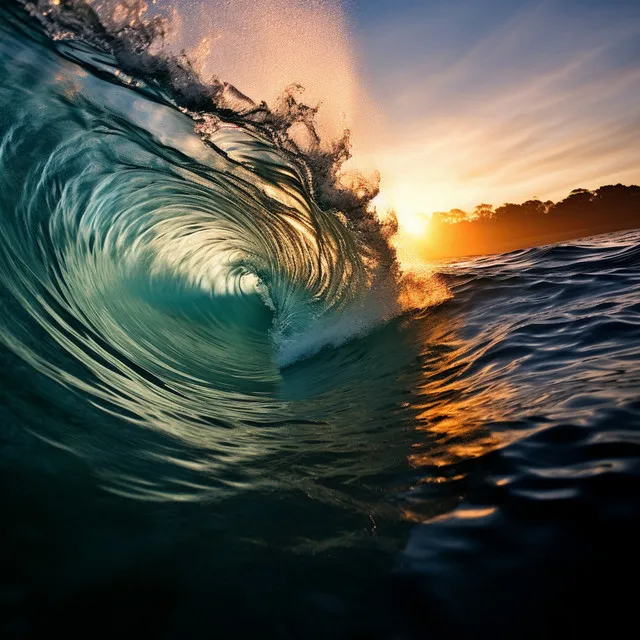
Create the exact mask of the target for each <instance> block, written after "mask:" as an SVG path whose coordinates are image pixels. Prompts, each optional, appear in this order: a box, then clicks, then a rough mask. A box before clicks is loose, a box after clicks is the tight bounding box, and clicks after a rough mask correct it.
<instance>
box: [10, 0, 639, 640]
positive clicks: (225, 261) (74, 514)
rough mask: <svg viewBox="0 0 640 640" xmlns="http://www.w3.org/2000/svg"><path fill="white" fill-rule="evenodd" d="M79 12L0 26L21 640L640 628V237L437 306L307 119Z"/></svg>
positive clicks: (437, 285) (616, 240)
mask: <svg viewBox="0 0 640 640" xmlns="http://www.w3.org/2000/svg"><path fill="white" fill-rule="evenodd" d="M82 6H83V3H81V2H66V3H65V2H62V3H51V4H49V3H43V2H40V3H35V4H27V5H26V7H25V6H24V3H19V2H11V1H3V3H2V4H1V5H0V305H1V307H2V313H1V315H0V353H1V362H2V367H1V369H0V396H1V402H0V513H1V514H2V517H1V520H2V524H1V525H0V636H1V637H2V638H43V637H49V636H50V635H52V634H54V633H56V634H57V633H60V634H62V635H63V636H64V637H83V638H85V637H109V638H112V637H129V636H131V635H134V634H136V635H138V636H140V637H154V638H191V637H210V638H235V637H241V638H243V637H253V638H283V639H291V638H380V639H382V638H388V639H392V638H393V639H403V640H404V639H413V638H465V637H491V638H502V637H504V638H522V637H531V638H545V637H562V638H567V637H581V636H582V635H584V634H586V633H587V632H589V633H594V632H600V633H603V634H606V635H607V637H612V636H613V635H616V634H617V633H618V632H619V630H620V629H623V628H624V627H625V625H628V624H634V623H635V619H636V615H637V614H636V611H635V608H636V607H637V604H636V603H637V593H638V588H637V582H638V576H639V575H640V573H639V569H640V562H639V559H640V553H639V550H638V541H639V540H640V231H629V232H625V233H617V234H612V235H607V236H599V237H594V238H587V239H584V240H579V241H574V242H567V243H562V244H557V245H553V246H546V247H540V248H535V249H528V250H524V251H516V252H513V253H509V254H505V255H498V256H490V257H482V258H475V259H469V260H463V261H458V262H453V263H446V264H445V263H440V264H435V265H432V266H431V270H430V273H429V275H428V276H425V275H424V274H423V275H422V276H421V277H420V278H409V279H407V278H406V277H405V276H406V274H404V275H403V274H402V270H401V268H400V267H399V266H398V265H397V264H396V263H395V262H394V257H393V250H392V249H391V248H390V247H389V246H388V244H387V238H388V234H387V232H386V231H385V229H384V228H383V227H382V226H381V225H379V224H377V223H376V222H375V221H374V220H373V219H372V218H371V216H369V215H368V214H367V213H366V210H365V208H364V205H363V206H359V205H358V202H357V201H356V199H354V198H351V199H350V196H349V194H345V193H341V192H339V191H336V190H333V191H332V190H331V185H330V184H325V182H323V180H326V178H327V175H330V171H329V173H327V167H330V162H331V158H329V157H328V156H326V155H324V156H323V155H322V154H320V153H319V152H318V153H316V154H315V155H313V154H311V153H310V154H308V155H307V156H305V154H304V153H303V152H302V151H301V150H300V148H298V147H296V146H295V145H294V144H293V142H292V141H291V140H289V139H288V137H287V135H286V131H287V128H286V123H284V124H283V117H284V116H278V117H276V115H277V114H272V113H269V112H268V111H265V110H264V109H262V110H261V109H254V107H255V105H253V103H250V101H248V100H247V99H246V98H245V97H244V96H242V94H239V93H238V92H237V91H235V90H234V89H233V88H232V87H229V86H227V85H217V86H215V87H212V86H204V85H202V84H198V81H197V78H194V77H192V76H190V75H189V73H188V69H187V70H185V67H184V66H180V65H179V64H178V62H179V61H178V62H177V61H176V60H173V61H172V60H169V59H167V58H161V57H158V56H156V55H151V53H149V51H148V50H147V49H146V48H145V44H144V43H145V42H147V45H148V42H149V41H150V40H152V38H151V37H150V36H149V32H148V30H145V29H142V28H140V29H139V30H135V29H134V30H132V32H131V33H129V34H125V36H126V37H127V39H125V36H123V35H122V30H120V31H116V30H114V28H113V26H109V25H105V24H101V23H100V21H99V20H98V19H97V17H96V15H95V14H93V13H90V12H88V11H85V10H83V9H82ZM145 38H146V39H147V40H145ZM323 162H324V164H323ZM323 168H324V172H323ZM343 204H344V205H345V206H342V205H343ZM409 282H410V283H411V286H412V287H413V288H412V290H411V291H410V292H409V293H407V287H408V286H409ZM403 300H404V302H403ZM407 300H409V301H410V302H409V303H407Z"/></svg>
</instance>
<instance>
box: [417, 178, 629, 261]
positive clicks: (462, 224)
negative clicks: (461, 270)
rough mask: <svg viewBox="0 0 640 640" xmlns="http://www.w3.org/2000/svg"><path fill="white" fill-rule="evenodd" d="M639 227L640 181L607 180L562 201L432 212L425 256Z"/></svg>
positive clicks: (504, 247)
mask: <svg viewBox="0 0 640 640" xmlns="http://www.w3.org/2000/svg"><path fill="white" fill-rule="evenodd" d="M637 227H640V186H637V185H631V186H625V185H622V184H616V185H606V186H602V187H600V188H599V189H596V190H594V191H590V190H588V189H574V190H573V191H572V192H571V193H570V194H569V195H568V196H567V197H566V198H565V199H564V200H562V201H561V202H556V203H554V202H551V201H550V200H547V201H546V202H543V201H541V200H537V199H534V200H527V201H526V202H523V203H521V204H513V203H510V202H507V203H505V204H503V205H502V206H501V207H497V208H495V209H494V207H493V206H492V205H489V204H480V205H478V206H477V207H476V208H475V210H474V211H473V213H467V212H465V211H462V210H460V209H452V210H451V211H447V212H436V213H434V214H433V216H432V218H431V226H430V232H429V237H428V240H427V245H428V246H427V247H425V249H426V251H427V252H428V254H429V256H430V257H434V258H439V257H448V256H464V255H477V254H483V253H500V252H503V251H512V250H515V249H519V248H525V247H530V246H536V245H540V244H548V243H552V242H559V241H561V240H568V239H574V238H580V237H585V236H590V235H595V234H599V233H607V232H612V231H620V230H623V229H633V228H637Z"/></svg>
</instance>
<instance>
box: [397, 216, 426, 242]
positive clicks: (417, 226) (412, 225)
mask: <svg viewBox="0 0 640 640" xmlns="http://www.w3.org/2000/svg"><path fill="white" fill-rule="evenodd" d="M396 215H397V217H398V226H399V231H400V233H405V234H408V235H411V236H416V237H422V236H424V235H426V234H427V232H428V230H429V223H430V221H431V216H429V215H427V214H426V213H409V212H408V211H404V212H403V211H398V212H397V213H396Z"/></svg>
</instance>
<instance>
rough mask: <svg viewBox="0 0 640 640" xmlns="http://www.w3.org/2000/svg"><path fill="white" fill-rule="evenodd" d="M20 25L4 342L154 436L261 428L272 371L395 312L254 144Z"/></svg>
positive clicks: (338, 228) (262, 147) (346, 238)
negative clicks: (152, 431)
mask: <svg viewBox="0 0 640 640" xmlns="http://www.w3.org/2000/svg"><path fill="white" fill-rule="evenodd" d="M19 11H20V9H19V8H18V7H14V8H13V10H12V11H10V12H8V13H7V12H4V11H3V12H4V15H3V18H4V21H3V24H2V28H3V37H2V55H3V58H4V59H5V61H6V64H7V69H8V73H9V75H8V76H6V77H5V80H4V82H3V86H2V90H1V91H0V100H1V102H0V106H1V109H2V112H3V116H2V117H3V131H2V141H1V146H0V173H1V175H2V179H1V184H0V189H1V193H2V200H3V212H2V213H3V218H4V221H5V224H4V226H3V231H2V233H3V241H2V250H1V251H2V253H1V260H2V262H1V265H0V269H1V272H2V275H1V276H0V277H1V278H2V282H3V285H4V287H5V288H6V291H7V292H8V293H9V294H10V298H9V300H10V303H9V304H10V305H11V312H10V314H9V318H8V322H7V323H5V325H4V326H3V332H2V335H3V339H4V342H5V343H6V344H8V345H11V348H12V349H13V350H15V351H16V352H17V353H18V354H19V355H20V356H21V357H22V358H24V359H25V360H26V361H28V362H29V363H30V364H32V365H34V366H35V367H36V368H37V369H38V370H39V371H41V372H43V373H45V374H46V375H48V376H50V377H52V378H53V379H55V380H57V381H58V382H60V383H62V384H63V385H65V386H66V387H69V388H75V389H78V390H81V391H82V392H83V393H85V394H89V395H90V396H92V397H93V400H92V402H95V403H96V404H98V405H100V406H101V407H103V408H104V409H105V410H106V411H109V412H113V413H115V414H118V415H120V416H123V417H126V418H127V419H128V420H130V421H133V422H136V423H138V424H140V425H141V426H144V427H146V428H153V429H158V430H160V431H163V432H169V433H171V434H173V435H175V434H176V433H178V434H179V436H180V437H181V438H186V439H187V440H190V441H193V440H195V441H197V440H198V438H201V437H202V434H203V433H207V432H208V431H209V430H210V429H211V428H215V429H231V428H240V429H241V428H242V427H243V425H245V428H246V423H247V421H249V422H251V424H252V425H253V428H256V426H257V425H259V424H260V423H262V422H265V421H266V422H269V423H272V422H273V421H274V412H275V413H276V415H277V414H279V413H282V412H283V411H284V408H283V407H281V406H280V405H279V400H278V393H279V391H278V388H279V387H280V383H281V379H282V375H281V369H282V367H284V366H286V365H287V364H290V363H292V362H294V361H295V360H297V359H299V358H301V357H303V356H307V355H309V354H312V353H313V352H315V351H317V350H318V349H320V348H322V347H323V346H325V345H327V344H332V343H336V344H337V343H340V342H343V341H345V340H347V339H349V338H352V337H353V336H354V335H356V334H358V333H359V332H363V331H366V330H367V329H369V328H371V327H372V326H374V325H376V324H379V323H380V322H382V321H383V320H384V319H388V318H389V317H391V316H392V315H393V314H394V313H395V311H396V309H395V301H394V300H393V292H392V291H390V290H386V291H382V289H381V288H380V287H378V288H376V278H378V279H379V275H377V274H376V273H374V269H372V268H371V266H368V265H367V261H368V264H369V265H371V263H372V261H373V260H374V257H373V256H372V252H371V251H369V252H367V250H366V246H365V245H364V244H363V242H360V243H359V242H358V240H357V235H356V233H354V231H353V229H351V230H350V229H349V228H348V226H349V223H348V220H347V219H346V218H345V217H344V215H343V214H341V213H339V212H337V211H336V210H335V209H334V210H328V211H323V210H322V209H321V208H320V207H319V206H318V205H317V204H316V202H315V200H314V197H313V195H312V189H313V186H312V183H311V182H310V179H309V176H308V172H309V169H308V167H307V165H306V164H305V163H304V162H303V160H301V159H299V158H295V157H294V156H293V155H292V154H289V155H287V151H286V150H285V149H283V148H278V146H277V145H276V143H275V141H274V139H273V136H271V138H269V137H268V133H267V131H266V130H264V129H263V130H262V132H261V131H259V130H256V127H253V130H251V129H250V128H249V127H248V126H241V125H240V124H237V123H234V122H229V121H225V120H224V119H222V118H221V117H219V116H217V115H215V114H211V113H208V114H207V119H206V121H204V122H203V120H204V118H200V121H199V122H194V115H193V114H190V115H188V114H187V110H186V109H184V108H183V109H180V108H179V106H178V105H177V104H176V103H175V101H173V99H172V98H171V97H170V93H169V94H168V93H167V91H171V89H172V87H170V86H166V87H162V88H161V87H159V86H158V85H157V84H154V85H149V84H145V83H144V82H143V81H139V82H137V81H134V80H133V79H132V78H130V77H129V76H124V77H123V75H124V74H122V73H121V72H120V70H119V67H118V63H117V60H116V58H115V57H113V55H111V54H109V53H108V52H106V51H101V50H99V49H96V48H94V47H92V46H91V45H89V44H87V43H86V42H83V41H74V40H67V39H65V40H62V41H58V42H56V41H55V39H54V40H51V39H50V38H49V37H48V36H47V35H46V34H45V33H44V32H43V31H42V30H40V29H38V28H36V27H35V25H33V24H27V23H26V16H21V15H20V14H19V13H18V12H19ZM56 28H57V27H56ZM26 35H28V37H29V42H28V46H25V45H26V43H25V41H24V38H25V36H26ZM132 84H135V85H136V86H134V87H131V86H130V85H132ZM132 89H133V90H132ZM228 114H229V116H230V118H229V119H231V120H234V119H235V120H236V122H237V121H238V120H239V119H240V116H239V114H238V113H237V112H233V111H228ZM18 187H19V188H18ZM373 226H374V227H376V224H375V223H374V224H373ZM375 270H377V272H379V271H380V265H379V263H377V264H376V265H375ZM387 271H388V269H387ZM386 277H387V280H390V279H391V277H390V276H389V274H388V273H387V276H386ZM387 289H388V286H387ZM385 295H386V297H387V302H386V303H385V300H384V299H383V296H385ZM374 305H375V306H374ZM381 309H383V311H381ZM40 334H48V335H47V338H46V339H44V338H43V339H39V340H37V341H34V340H33V339H32V337H33V336H34V335H40ZM221 408H223V409H222V411H221ZM225 437H227V436H225ZM229 437H230V439H231V440H233V441H237V439H238V437H239V435H238V433H234V435H233V436H229Z"/></svg>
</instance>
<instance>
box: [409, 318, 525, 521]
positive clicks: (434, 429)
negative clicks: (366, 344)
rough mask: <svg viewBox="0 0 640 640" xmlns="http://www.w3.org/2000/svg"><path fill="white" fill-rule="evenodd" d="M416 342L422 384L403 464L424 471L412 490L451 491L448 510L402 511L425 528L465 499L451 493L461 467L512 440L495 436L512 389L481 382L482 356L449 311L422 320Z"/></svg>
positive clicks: (510, 401)
mask: <svg viewBox="0 0 640 640" xmlns="http://www.w3.org/2000/svg"><path fill="white" fill-rule="evenodd" d="M420 338H421V341H422V344H423V345H424V352H423V364H422V380H421V381H420V383H419V384H418V386H417V388H416V392H415V395H416V398H415V400H414V401H413V402H411V407H412V409H413V410H414V411H416V416H415V436H416V437H415V442H414V443H413V444H412V445H411V452H410V453H409V455H408V456H407V461H408V463H409V465H410V466H411V467H412V468H414V469H418V470H422V471H424V473H422V474H421V476H422V477H421V478H420V479H419V480H418V482H417V483H416V488H417V487H420V486H421V487H423V489H426V488H427V486H429V485H445V484H449V485H452V493H451V495H449V496H448V498H447V499H446V502H447V503H448V506H447V505H446V504H439V505H435V504H434V505H432V507H433V511H432V512H430V513H424V511H423V509H424V501H422V504H421V505H420V507H421V508H420V509H418V507H417V506H416V508H415V509H414V508H412V506H411V505H409V506H408V507H407V508H404V509H403V515H404V517H405V518H406V519H408V520H411V521H419V522H423V521H425V520H430V519H432V518H433V517H434V516H435V517H437V516H438V515H440V514H442V513H443V511H447V512H449V511H450V510H452V509H453V508H455V506H456V505H457V502H459V501H460V500H461V499H462V498H463V497H464V496H463V495H461V494H456V493H455V490H454V489H453V487H454V485H456V483H460V481H463V480H464V479H465V477H466V475H467V472H466V470H465V465H464V463H465V462H467V461H469V460H472V459H474V458H480V457H482V456H485V455H487V454H488V453H490V452H492V451H494V450H496V449H499V448H501V447H503V446H505V445H506V444H507V443H508V442H509V441H510V440H511V439H512V437H513V434H512V433H511V434H510V431H509V430H501V431H496V430H495V425H497V424H498V423H501V422H503V421H505V420H506V419H507V416H508V414H509V413H510V409H511V407H512V406H513V399H514V397H515V394H516V389H515V386H514V385H512V384H511V383H510V382H509V381H508V377H507V378H506V379H499V380H498V379H497V378H496V377H495V376H492V380H493V381H492V383H491V384H488V383H486V382H485V381H484V378H485V377H487V378H488V376H487V375H486V374H487V371H488V366H487V367H482V366H480V367H476V366H474V362H475V361H476V358H477V357H478V354H479V353H480V354H481V353H482V350H481V349H478V346H479V345H478V338H476V339H474V338H468V337H465V328H464V319H463V318H462V317H460V316H457V317H456V316H454V315H453V313H451V312H450V311H449V310H447V309H442V313H439V312H436V313H435V314H434V317H433V318H432V320H431V321H428V320H425V322H424V330H423V333H422V335H421V336H420ZM507 366H508V365H507ZM492 372H493V373H495V372H494V371H493V370H492ZM496 380H498V381H496ZM433 489H434V490H436V488H435V486H434V487H433ZM440 490H441V488H440V489H437V490H436V491H440ZM419 511H420V512H419ZM469 517H471V516H469Z"/></svg>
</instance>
